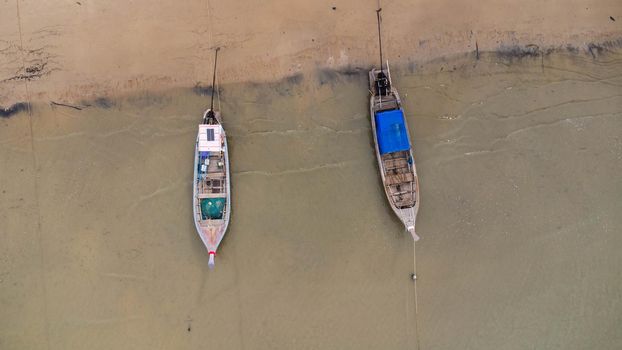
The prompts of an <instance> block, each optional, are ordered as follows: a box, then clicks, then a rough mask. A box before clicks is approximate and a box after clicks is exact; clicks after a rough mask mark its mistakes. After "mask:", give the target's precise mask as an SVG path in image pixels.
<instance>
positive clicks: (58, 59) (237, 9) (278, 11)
mask: <svg viewBox="0 0 622 350" xmlns="http://www.w3.org/2000/svg"><path fill="white" fill-rule="evenodd" d="M376 6H377V1H375V0H374V1H371V0H370V1H366V2H361V1H353V0H338V1H325V0H322V1H298V2H295V1H294V2H292V1H285V0H272V1H262V2H236V1H215V0H206V1H189V2H182V3H180V2H179V1H173V0H164V1H159V2H158V4H157V6H154V5H153V2H152V1H147V0H135V1H119V0H113V1H107V2H103V3H102V2H94V1H90V0H86V1H45V2H37V1H24V0H16V1H5V2H2V3H0V34H1V36H0V106H4V107H8V106H10V105H12V104H13V103H16V102H27V101H41V100H43V101H49V100H54V101H64V102H76V101H79V100H80V99H82V98H91V97H97V96H102V95H106V96H111V95H118V94H120V93H124V92H130V91H136V90H144V89H150V90H153V89H167V88H171V87H184V86H193V85H195V84H207V83H206V82H209V80H210V79H209V78H210V71H211V67H212V60H213V55H212V49H213V48H214V47H222V48H223V50H222V51H221V56H222V62H221V65H220V69H219V78H220V82H221V83H222V84H226V83H231V82H245V81H255V82H260V81H276V80H278V79H280V78H283V77H286V76H292V75H295V74H298V73H304V72H307V71H310V70H315V69H318V68H332V69H344V68H349V69H352V68H356V67H362V68H365V69H367V68H369V67H370V66H371V65H372V64H375V63H376V62H377V61H378V58H377V36H376V18H375V12H374V9H375V8H376ZM381 6H382V8H383V16H384V18H385V20H384V21H383V26H384V36H385V38H384V46H385V53H386V54H387V58H390V59H391V62H392V63H393V64H394V65H409V64H410V65H412V64H417V63H421V62H425V61H427V60H430V59H433V58H437V57H441V56H447V55H452V54H458V53H463V52H472V51H475V49H476V44H477V47H478V49H479V50H481V51H495V50H512V49H514V48H516V47H526V46H529V45H531V46H536V47H538V48H540V49H542V50H546V49H548V48H551V47H563V48H566V47H568V46H570V47H573V48H576V49H578V50H581V51H587V50H588V46H589V45H591V44H598V45H600V44H602V43H605V45H607V43H608V44H609V45H614V46H617V47H619V46H620V42H619V40H620V38H622V5H620V2H619V1H617V0H602V1H569V0H553V1H547V2H546V3H545V4H543V3H542V1H540V0H524V1H520V2H519V1H506V2H503V1H495V0H485V1H479V2H477V3H475V2H467V1H461V2H456V1H451V0H442V1H429V0H395V1H387V2H382V3H381ZM610 17H611V18H613V19H611V18H610ZM615 18H618V20H617V21H615Z"/></svg>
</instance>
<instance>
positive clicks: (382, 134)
mask: <svg viewBox="0 0 622 350" xmlns="http://www.w3.org/2000/svg"><path fill="white" fill-rule="evenodd" d="M375 117H376V137H377V139H378V147H379V148H380V154H387V153H391V152H399V151H407V150H409V149H410V141H409V139H408V130H407V129H406V124H404V113H402V110H401V109H394V110H391V111H382V112H378V113H376V116H375Z"/></svg>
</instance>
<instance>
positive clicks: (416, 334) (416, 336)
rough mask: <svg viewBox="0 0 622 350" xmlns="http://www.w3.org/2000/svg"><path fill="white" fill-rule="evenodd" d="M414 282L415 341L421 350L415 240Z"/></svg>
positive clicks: (414, 246) (414, 244)
mask: <svg viewBox="0 0 622 350" xmlns="http://www.w3.org/2000/svg"><path fill="white" fill-rule="evenodd" d="M413 279H414V281H413V283H414V284H415V287H414V288H415V341H416V343H417V350H420V343H419V314H418V311H419V304H418V300H417V299H418V298H417V243H415V242H413Z"/></svg>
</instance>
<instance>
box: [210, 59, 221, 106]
mask: <svg viewBox="0 0 622 350" xmlns="http://www.w3.org/2000/svg"><path fill="white" fill-rule="evenodd" d="M219 50H220V47H217V48H216V56H215V57H214V76H213V77H212V103H211V105H210V109H211V110H212V111H213V110H214V92H215V91H216V63H217V62H218V51H219Z"/></svg>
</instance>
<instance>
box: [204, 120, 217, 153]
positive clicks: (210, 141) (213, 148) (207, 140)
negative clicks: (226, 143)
mask: <svg viewBox="0 0 622 350" xmlns="http://www.w3.org/2000/svg"><path fill="white" fill-rule="evenodd" d="M221 137H222V127H221V126H220V125H208V124H200V125H199V152H220V151H221V150H222V144H221Z"/></svg>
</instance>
